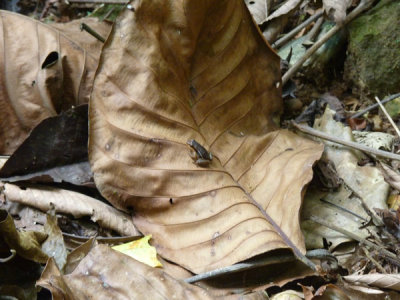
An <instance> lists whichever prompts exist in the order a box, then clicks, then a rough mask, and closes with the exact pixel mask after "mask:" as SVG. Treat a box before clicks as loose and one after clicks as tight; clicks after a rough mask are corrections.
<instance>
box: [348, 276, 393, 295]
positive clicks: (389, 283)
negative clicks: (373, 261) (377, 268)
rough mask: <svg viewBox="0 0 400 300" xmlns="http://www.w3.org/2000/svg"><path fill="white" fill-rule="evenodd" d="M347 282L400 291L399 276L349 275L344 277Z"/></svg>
mask: <svg viewBox="0 0 400 300" xmlns="http://www.w3.org/2000/svg"><path fill="white" fill-rule="evenodd" d="M343 278H344V279H345V280H346V281H347V282H350V283H357V284H367V285H369V286H372V287H377V288H381V289H390V290H395V291H400V275H399V274H377V273H376V274H367V275H348V276H344V277H343Z"/></svg>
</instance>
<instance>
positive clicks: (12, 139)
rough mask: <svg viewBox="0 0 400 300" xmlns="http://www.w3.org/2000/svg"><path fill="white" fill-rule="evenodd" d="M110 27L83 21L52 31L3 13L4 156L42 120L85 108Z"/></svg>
mask: <svg viewBox="0 0 400 300" xmlns="http://www.w3.org/2000/svg"><path fill="white" fill-rule="evenodd" d="M81 22H86V23H89V24H90V26H92V27H93V28H95V29H96V30H97V31H98V32H99V33H100V34H102V35H103V36H107V35H108V32H109V30H110V26H109V25H107V24H105V23H103V24H102V23H99V22H97V21H96V20H95V19H81V20H76V21H74V22H71V23H66V24H59V25H57V26H50V25H46V24H43V23H40V22H38V21H36V20H34V19H32V18H28V17H26V16H23V15H18V14H15V13H11V12H8V11H0V70H1V72H0V128H1V129H2V130H0V154H11V153H12V152H13V151H14V150H15V149H16V148H17V147H18V146H19V145H20V143H21V142H22V141H23V140H24V139H25V138H26V136H27V135H28V133H29V131H30V130H31V129H32V128H33V127H34V126H35V125H36V124H38V123H39V122H40V121H41V120H43V119H45V118H47V117H50V116H55V115H57V114H58V113H59V112H61V111H63V110H66V109H69V108H71V106H76V105H78V104H82V103H87V102H88V100H89V94H90V91H91V88H92V83H93V77H94V72H95V70H96V67H97V62H98V58H99V56H100V50H101V47H102V43H101V42H99V41H97V40H96V39H95V38H94V37H93V36H91V35H89V34H88V33H87V32H81V30H80V28H79V25H80V23H81Z"/></svg>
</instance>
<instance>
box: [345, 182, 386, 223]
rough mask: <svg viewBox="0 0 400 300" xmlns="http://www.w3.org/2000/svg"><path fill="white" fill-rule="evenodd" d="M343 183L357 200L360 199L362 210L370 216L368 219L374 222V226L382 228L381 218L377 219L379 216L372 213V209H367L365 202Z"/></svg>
mask: <svg viewBox="0 0 400 300" xmlns="http://www.w3.org/2000/svg"><path fill="white" fill-rule="evenodd" d="M343 182H344V184H345V185H346V187H347V188H348V189H349V190H350V191H351V192H352V193H353V195H354V196H356V197H357V198H358V199H360V202H361V206H362V208H363V209H364V210H365V212H366V213H367V214H368V215H369V216H370V218H371V219H372V220H373V221H374V224H375V225H376V226H383V225H384V224H383V221H382V220H381V218H379V216H378V215H377V213H376V212H375V211H373V210H372V209H370V208H369V206H368V204H367V202H365V200H364V198H363V197H362V196H361V195H360V194H359V193H357V192H356V191H355V190H354V189H353V188H352V187H351V186H350V185H349V184H348V183H347V182H346V181H343Z"/></svg>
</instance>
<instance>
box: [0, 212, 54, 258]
mask: <svg viewBox="0 0 400 300" xmlns="http://www.w3.org/2000/svg"><path fill="white" fill-rule="evenodd" d="M0 233H1V235H0V237H1V239H2V241H4V242H2V244H6V245H7V246H8V247H9V249H10V250H11V249H13V250H15V251H16V253H17V254H18V255H20V256H21V257H23V258H25V259H27V260H32V261H35V262H39V263H45V262H46V261H47V258H48V257H47V255H46V254H45V253H44V252H43V251H42V250H41V249H40V245H41V244H42V243H43V241H44V240H45V239H46V238H47V234H45V233H43V232H38V231H17V229H16V228H15V225H14V222H13V219H12V217H11V216H10V215H9V214H8V213H7V211H5V210H2V209H1V210H0Z"/></svg>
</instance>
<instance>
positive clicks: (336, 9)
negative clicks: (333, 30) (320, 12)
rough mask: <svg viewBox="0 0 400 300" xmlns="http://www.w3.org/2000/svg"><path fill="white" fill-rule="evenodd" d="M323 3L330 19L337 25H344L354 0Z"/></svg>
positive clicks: (326, 0) (325, 0)
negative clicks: (347, 11) (348, 9)
mask: <svg viewBox="0 0 400 300" xmlns="http://www.w3.org/2000/svg"><path fill="white" fill-rule="evenodd" d="M322 2H323V4H324V10H325V12H326V14H327V15H328V17H329V18H330V19H331V20H333V21H335V22H336V23H343V21H344V19H345V18H346V10H347V8H348V7H349V6H350V5H351V3H352V0H322Z"/></svg>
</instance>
